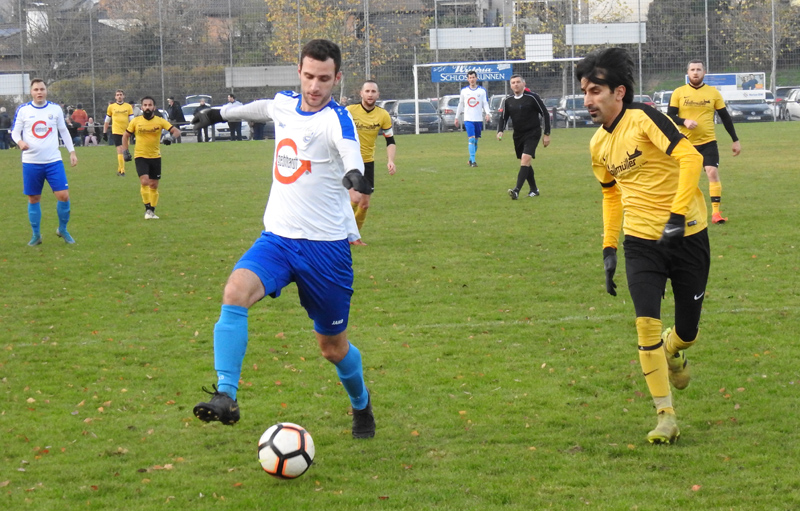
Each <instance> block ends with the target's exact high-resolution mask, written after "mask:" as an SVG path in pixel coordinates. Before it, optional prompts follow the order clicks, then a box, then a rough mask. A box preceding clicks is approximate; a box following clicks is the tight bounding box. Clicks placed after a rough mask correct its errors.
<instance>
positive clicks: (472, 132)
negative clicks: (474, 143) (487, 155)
mask: <svg viewBox="0 0 800 511" xmlns="http://www.w3.org/2000/svg"><path fill="white" fill-rule="evenodd" d="M464 129H465V130H466V131H467V136H468V137H475V138H481V132H482V131H483V122H476V121H464Z"/></svg>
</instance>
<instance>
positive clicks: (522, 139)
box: [514, 130, 542, 159]
mask: <svg viewBox="0 0 800 511" xmlns="http://www.w3.org/2000/svg"><path fill="white" fill-rule="evenodd" d="M540 138H542V130H530V131H523V132H519V131H517V130H514V150H515V151H517V159H519V158H522V155H523V154H530V155H531V158H536V146H538V145H539V139H540Z"/></svg>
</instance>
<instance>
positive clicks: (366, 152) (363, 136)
mask: <svg viewBox="0 0 800 511" xmlns="http://www.w3.org/2000/svg"><path fill="white" fill-rule="evenodd" d="M346 108H347V111H348V112H350V115H351V116H353V121H355V124H356V130H357V131H358V139H359V141H360V142H361V158H362V159H363V160H364V163H369V162H372V161H375V141H376V140H377V139H378V133H380V132H381V130H383V136H384V137H386V138H389V137H391V136H393V135H394V133H393V132H392V118H391V117H389V112H387V111H386V110H384V109H383V108H381V107H379V106H376V107H375V108H373V109H372V110H367V109H366V108H364V105H362V104H361V103H356V104H353V105H348V106H347V107H346Z"/></svg>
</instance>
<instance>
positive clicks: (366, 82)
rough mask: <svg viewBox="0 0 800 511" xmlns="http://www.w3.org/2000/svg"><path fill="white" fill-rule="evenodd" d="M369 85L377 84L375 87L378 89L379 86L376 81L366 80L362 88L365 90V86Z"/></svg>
mask: <svg viewBox="0 0 800 511" xmlns="http://www.w3.org/2000/svg"><path fill="white" fill-rule="evenodd" d="M368 83H372V84H375V87H377V86H378V82H376V81H375V80H364V83H362V84H361V88H362V89H363V88H364V86H365V85H366V84H368Z"/></svg>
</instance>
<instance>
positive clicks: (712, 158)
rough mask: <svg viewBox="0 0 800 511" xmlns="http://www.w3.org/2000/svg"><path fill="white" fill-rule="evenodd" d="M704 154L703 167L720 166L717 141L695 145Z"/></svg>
mask: <svg viewBox="0 0 800 511" xmlns="http://www.w3.org/2000/svg"><path fill="white" fill-rule="evenodd" d="M694 148H695V149H697V152H698V153H700V154H702V155H703V167H719V147H717V141H716V140H714V141H713V142H708V143H707V144H702V145H696V146H694Z"/></svg>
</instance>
